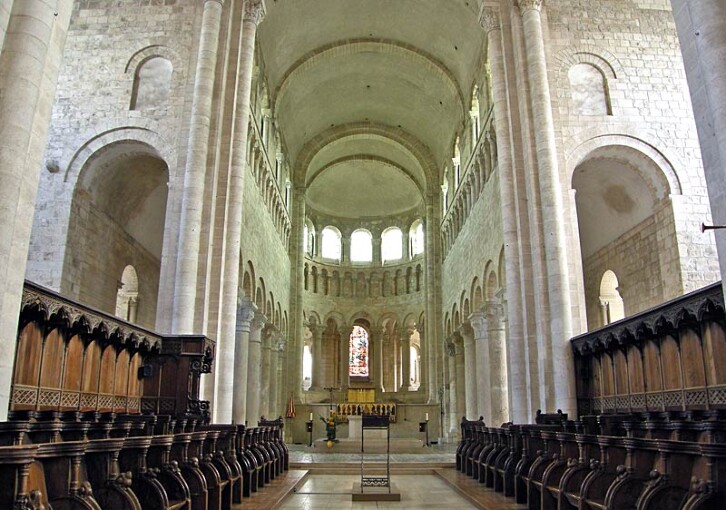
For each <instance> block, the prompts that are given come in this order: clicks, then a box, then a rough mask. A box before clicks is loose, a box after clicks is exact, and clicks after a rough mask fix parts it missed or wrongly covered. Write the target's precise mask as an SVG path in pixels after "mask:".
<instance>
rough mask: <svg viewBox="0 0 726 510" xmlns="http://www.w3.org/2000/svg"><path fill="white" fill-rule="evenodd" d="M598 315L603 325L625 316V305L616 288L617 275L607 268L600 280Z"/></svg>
mask: <svg viewBox="0 0 726 510" xmlns="http://www.w3.org/2000/svg"><path fill="white" fill-rule="evenodd" d="M600 317H601V319H602V324H603V326H604V325H606V324H610V323H611V322H615V321H618V320H620V319H623V318H625V305H624V304H623V298H622V297H621V296H620V291H619V290H618V277H617V276H615V273H613V272H612V271H611V270H609V269H608V270H607V271H605V273H604V274H603V275H602V280H600Z"/></svg>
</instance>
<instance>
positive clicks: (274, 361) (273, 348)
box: [267, 334, 284, 419]
mask: <svg viewBox="0 0 726 510" xmlns="http://www.w3.org/2000/svg"><path fill="white" fill-rule="evenodd" d="M281 342H282V336H281V335H280V334H277V335H275V336H273V337H272V338H271V339H270V403H269V406H268V410H267V414H268V415H269V417H270V419H275V418H277V417H278V416H281V415H282V414H284V413H283V411H282V409H281V408H280V407H281V406H280V401H281V399H280V387H281V385H280V384H279V375H278V371H279V368H278V367H279V366H280V343H281Z"/></svg>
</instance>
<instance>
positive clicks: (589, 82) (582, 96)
mask: <svg viewBox="0 0 726 510" xmlns="http://www.w3.org/2000/svg"><path fill="white" fill-rule="evenodd" d="M567 76H568V78H569V79H570V92H571V94H572V102H573V104H574V107H575V113H576V114H578V115H611V114H612V112H611V110H610V102H609V101H608V92H607V83H606V80H605V76H604V75H603V74H602V73H601V72H600V70H599V69H598V68H596V67H595V66H593V65H590V64H575V65H574V66H572V67H571V68H570V70H569V71H568V73H567Z"/></svg>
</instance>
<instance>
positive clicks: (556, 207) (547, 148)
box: [519, 0, 577, 414]
mask: <svg viewBox="0 0 726 510" xmlns="http://www.w3.org/2000/svg"><path fill="white" fill-rule="evenodd" d="M519 8H520V12H521V15H522V24H523V28H524V43H525V50H526V59H527V75H528V77H529V82H530V90H531V102H532V104H531V106H532V115H533V121H534V124H535V125H536V126H537V129H535V130H534V138H535V147H536V154H537V169H538V171H539V194H540V197H541V207H542V222H543V225H542V229H543V232H544V245H545V259H546V270H547V297H548V304H549V309H550V323H549V339H548V342H547V343H548V345H547V346H546V347H547V349H548V350H549V353H543V352H541V353H540V356H546V357H547V358H546V359H547V360H548V364H547V365H546V368H545V370H544V374H543V376H544V381H543V382H544V384H545V388H551V389H552V390H551V393H552V394H553V395H554V400H555V401H554V402H551V403H550V404H551V405H553V406H557V407H558V408H561V409H562V410H563V411H564V412H569V413H573V414H574V413H576V412H577V405H576V401H575V391H574V390H575V380H574V371H573V370H572V363H573V361H572V353H571V350H570V347H569V340H570V338H571V337H572V307H571V305H570V302H571V298H570V282H569V276H568V274H569V270H568V266H567V244H566V236H565V223H564V221H563V218H564V206H563V198H562V194H563V191H562V182H561V176H560V169H559V165H558V161H557V147H556V145H555V126H554V119H553V117H552V101H551V96H550V87H549V81H548V75H547V59H546V53H545V44H544V38H543V34H542V19H541V15H540V10H541V8H542V0H519Z"/></svg>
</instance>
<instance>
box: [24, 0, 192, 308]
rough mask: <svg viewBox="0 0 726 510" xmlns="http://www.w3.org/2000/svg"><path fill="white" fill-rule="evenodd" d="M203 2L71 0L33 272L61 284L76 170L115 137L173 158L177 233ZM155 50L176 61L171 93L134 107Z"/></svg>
mask: <svg viewBox="0 0 726 510" xmlns="http://www.w3.org/2000/svg"><path fill="white" fill-rule="evenodd" d="M201 8H202V5H201V3H199V2H195V1H193V0H170V1H167V2H163V3H159V2H156V1H151V0H144V1H142V2H139V1H133V2H132V1H130V0H127V1H122V2H98V1H95V0H80V1H77V2H75V7H74V12H73V15H72V21H71V27H70V29H69V33H68V37H67V41H66V44H65V49H64V57H63V61H62V65H61V68H60V74H59V79H58V87H57V90H56V96H55V100H54V106H53V114H52V120H51V125H50V129H49V137H48V147H47V149H46V170H47V171H44V172H42V173H41V178H40V186H39V190H38V198H37V204H38V206H37V207H36V212H35V217H34V224H33V233H32V237H31V248H30V252H29V260H28V268H27V273H26V276H27V278H29V279H31V280H33V281H37V282H38V283H41V284H43V285H46V286H49V287H51V288H53V289H55V290H60V287H61V280H62V267H63V259H64V257H65V250H66V243H67V234H68V225H69V217H70V212H71V201H72V196H73V193H74V191H75V189H76V183H77V179H78V176H79V175H80V174H81V173H82V171H83V169H84V166H85V164H86V163H88V162H89V161H92V160H93V157H94V154H95V153H97V152H98V151H100V150H102V149H104V148H105V147H106V146H108V145H110V144H113V143H117V142H119V141H124V140H135V141H138V142H140V143H142V144H145V145H147V146H149V147H151V152H153V153H155V154H156V155H158V156H159V157H160V158H162V159H163V160H164V161H165V163H166V164H167V166H168V168H169V175H170V176H169V204H170V208H169V209H168V211H169V214H168V215H167V224H166V230H167V233H166V238H165V240H174V239H176V231H177V228H178V202H179V200H180V197H179V190H181V185H182V182H183V169H184V166H183V158H182V157H178V156H177V154H182V155H183V154H185V148H184V147H185V143H186V135H187V129H186V122H185V121H184V118H185V114H186V108H187V98H188V97H189V94H188V88H189V83H190V82H191V81H192V80H193V77H192V76H190V72H189V69H190V68H191V69H193V62H192V63H191V64H190V60H193V59H191V57H192V55H195V54H196V53H195V49H196V48H195V47H194V44H196V41H197V39H198V27H197V26H196V22H195V20H198V19H199V18H200V13H201ZM153 56H161V57H163V58H166V59H167V60H169V61H170V62H171V64H172V66H173V73H172V77H171V83H170V94H169V98H168V100H167V101H166V102H165V103H164V104H163V105H157V106H156V107H152V108H146V109H143V110H130V106H131V97H132V92H133V87H134V77H135V74H136V70H137V68H138V67H139V65H141V64H142V63H143V62H144V61H145V60H146V59H147V58H150V57H153ZM190 65H191V67H188V66H190ZM169 220H171V221H169ZM166 248H167V249H168V248H169V247H168V246H167V247H166ZM89 304H91V305H93V304H94V303H89Z"/></svg>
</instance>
